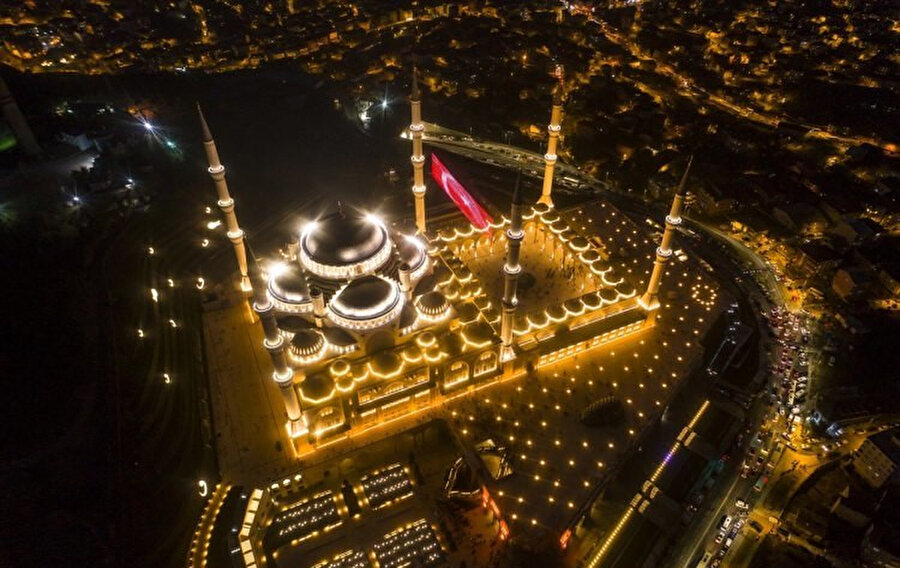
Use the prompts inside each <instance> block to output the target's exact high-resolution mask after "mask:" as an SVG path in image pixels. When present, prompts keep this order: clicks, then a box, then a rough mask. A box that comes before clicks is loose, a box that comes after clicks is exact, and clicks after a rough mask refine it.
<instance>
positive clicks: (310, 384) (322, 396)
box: [300, 373, 334, 404]
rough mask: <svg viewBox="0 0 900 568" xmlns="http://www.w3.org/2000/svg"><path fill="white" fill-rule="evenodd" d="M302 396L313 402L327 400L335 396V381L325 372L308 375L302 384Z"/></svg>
mask: <svg viewBox="0 0 900 568" xmlns="http://www.w3.org/2000/svg"><path fill="white" fill-rule="evenodd" d="M300 396H302V397H303V400H305V401H307V402H310V403H313V404H318V403H320V402H325V401H326V400H328V399H330V398H331V397H332V396H334V381H333V380H331V378H330V377H328V376H327V375H325V374H324V373H318V374H315V375H312V376H310V377H307V378H306V380H305V381H303V383H302V384H301V385H300Z"/></svg>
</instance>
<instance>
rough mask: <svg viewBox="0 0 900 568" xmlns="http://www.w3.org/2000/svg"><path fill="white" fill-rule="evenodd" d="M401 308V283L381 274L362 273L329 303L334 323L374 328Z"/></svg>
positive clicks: (398, 312)
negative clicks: (367, 274)
mask: <svg viewBox="0 0 900 568" xmlns="http://www.w3.org/2000/svg"><path fill="white" fill-rule="evenodd" d="M402 308H403V294H402V293H401V292H400V285H399V284H397V283H396V282H392V281H390V280H388V279H386V278H383V277H381V276H371V275H370V276H363V277H362V278H357V279H356V280H353V281H352V282H350V284H348V285H347V286H345V287H344V288H343V289H341V290H340V291H339V292H338V294H337V296H335V298H334V299H333V300H332V301H331V303H330V304H329V306H328V309H329V315H330V317H331V319H332V321H334V323H335V324H337V325H339V326H341V327H346V328H351V329H357V330H360V329H373V328H376V327H380V326H383V325H385V324H388V323H390V322H392V321H393V320H394V319H395V318H396V317H397V316H398V315H400V311H401V310H402Z"/></svg>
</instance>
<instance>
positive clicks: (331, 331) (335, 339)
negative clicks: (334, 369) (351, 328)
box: [322, 327, 356, 347]
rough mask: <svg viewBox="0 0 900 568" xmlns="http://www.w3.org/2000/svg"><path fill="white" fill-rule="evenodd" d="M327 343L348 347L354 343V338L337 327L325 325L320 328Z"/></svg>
mask: <svg viewBox="0 0 900 568" xmlns="http://www.w3.org/2000/svg"><path fill="white" fill-rule="evenodd" d="M322 333H323V334H325V339H327V340H328V343H330V344H332V345H334V346H336V347H350V346H351V345H356V338H355V337H353V336H352V335H350V334H349V333H348V332H346V331H344V330H343V329H341V328H339V327H326V328H325V329H323V330H322Z"/></svg>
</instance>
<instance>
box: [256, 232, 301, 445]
mask: <svg viewBox="0 0 900 568" xmlns="http://www.w3.org/2000/svg"><path fill="white" fill-rule="evenodd" d="M244 243H245V244H244V247H245V249H246V252H247V257H248V276H249V278H250V285H251V288H252V292H253V303H252V305H253V311H255V312H256V314H257V315H258V316H259V320H260V322H262V327H263V332H264V333H265V339H264V340H263V346H264V347H265V348H266V351H268V352H269V357H271V359H272V366H273V367H274V369H275V371H274V372H273V373H272V380H274V381H275V384H276V385H278V390H279V391H281V396H282V398H283V399H284V408H285V410H286V411H287V416H288V432H289V433H290V435H291V436H292V437H294V436H295V435H299V434H300V433H301V431H302V429H303V427H302V424H301V410H300V399H299V398H297V391H296V390H294V371H293V369H291V368H290V367H289V366H288V364H287V358H286V357H285V354H284V338H283V337H282V336H281V333H280V332H279V331H278V323H277V322H276V321H275V310H274V309H273V308H274V307H275V306H274V304H272V301H271V300H270V299H269V294H268V292H267V288H268V286H267V284H266V278H265V276H263V273H262V270H261V269H260V267H259V262H258V261H257V260H256V257H255V256H254V255H253V250H251V248H250V243H249V242H247V241H246V239H245V241H244Z"/></svg>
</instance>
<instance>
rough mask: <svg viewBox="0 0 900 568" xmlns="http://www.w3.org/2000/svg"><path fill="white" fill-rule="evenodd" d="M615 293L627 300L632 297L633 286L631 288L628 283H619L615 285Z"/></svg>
mask: <svg viewBox="0 0 900 568" xmlns="http://www.w3.org/2000/svg"><path fill="white" fill-rule="evenodd" d="M616 292H618V293H619V294H621V295H622V296H624V297H626V298H629V297H631V296H634V286H632V285H631V284H629V283H628V282H620V283H619V284H617V285H616Z"/></svg>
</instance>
